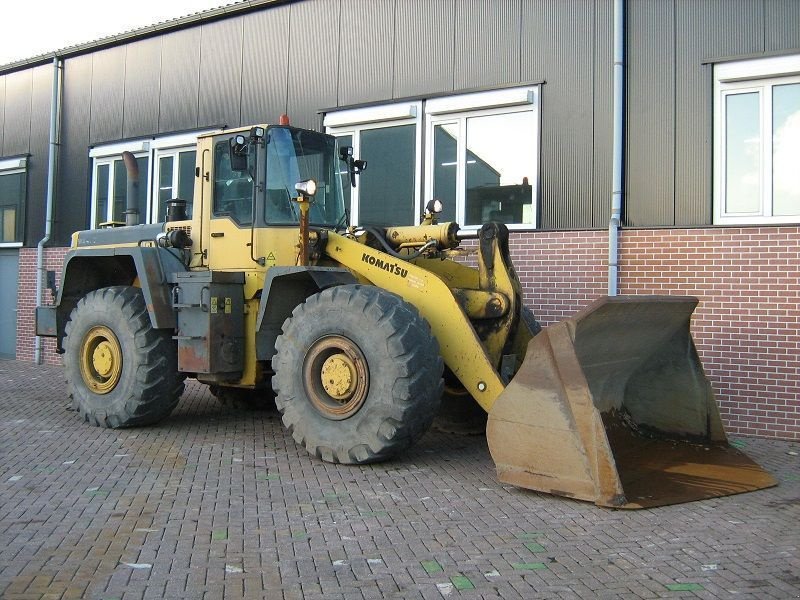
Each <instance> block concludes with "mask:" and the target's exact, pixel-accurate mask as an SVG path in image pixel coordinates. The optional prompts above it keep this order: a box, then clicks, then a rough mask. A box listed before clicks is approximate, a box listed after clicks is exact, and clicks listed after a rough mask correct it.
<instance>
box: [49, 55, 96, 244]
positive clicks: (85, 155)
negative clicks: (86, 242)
mask: <svg viewBox="0 0 800 600" xmlns="http://www.w3.org/2000/svg"><path fill="white" fill-rule="evenodd" d="M91 100H92V55H91V54H85V55H83V56H77V57H75V58H69V59H67V60H65V61H64V71H63V86H62V105H61V146H60V149H59V166H58V187H57V193H56V200H55V207H54V208H55V232H54V233H55V240H56V243H57V244H60V245H67V244H69V239H70V235H71V234H72V232H73V231H76V230H78V229H84V228H85V227H86V226H87V225H88V221H87V217H88V214H89V210H88V202H89V187H88V185H89V111H88V110H86V107H88V106H89V105H90V104H91Z"/></svg>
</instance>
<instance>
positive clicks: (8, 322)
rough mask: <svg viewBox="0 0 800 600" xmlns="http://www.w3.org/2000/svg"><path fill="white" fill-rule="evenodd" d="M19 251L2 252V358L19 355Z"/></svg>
mask: <svg viewBox="0 0 800 600" xmlns="http://www.w3.org/2000/svg"><path fill="white" fill-rule="evenodd" d="M18 274H19V251H18V250H16V249H14V250H0V281H2V282H3V285H0V358H16V355H17V277H18Z"/></svg>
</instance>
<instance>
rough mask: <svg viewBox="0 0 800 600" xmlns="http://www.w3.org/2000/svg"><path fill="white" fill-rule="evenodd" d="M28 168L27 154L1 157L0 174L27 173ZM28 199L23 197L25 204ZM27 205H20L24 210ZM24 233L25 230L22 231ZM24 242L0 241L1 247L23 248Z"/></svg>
mask: <svg viewBox="0 0 800 600" xmlns="http://www.w3.org/2000/svg"><path fill="white" fill-rule="evenodd" d="M27 170H28V158H27V157H25V156H19V157H15V158H3V159H0V175H15V174H17V173H25V172H27ZM25 194H26V196H27V185H26V189H25ZM26 201H27V198H23V199H22V202H23V204H24V203H25V202H26ZM24 209H25V206H24V205H23V206H20V210H24ZM20 233H21V234H24V231H22V232H20ZM22 244H23V242H21V241H20V242H0V248H21V247H22Z"/></svg>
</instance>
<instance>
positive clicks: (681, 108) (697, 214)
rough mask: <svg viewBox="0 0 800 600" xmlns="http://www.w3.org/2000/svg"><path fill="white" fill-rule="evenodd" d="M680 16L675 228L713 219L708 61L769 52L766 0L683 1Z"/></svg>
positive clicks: (677, 32) (678, 10)
mask: <svg viewBox="0 0 800 600" xmlns="http://www.w3.org/2000/svg"><path fill="white" fill-rule="evenodd" d="M675 6H676V14H675V37H676V44H675V47H676V53H675V65H676V71H675V78H676V81H677V82H680V85H676V93H675V102H676V115H675V225H678V226H683V225H707V224H709V223H711V220H712V215H711V213H712V210H711V207H712V186H711V176H712V143H713V137H712V133H713V132H712V128H713V118H712V94H713V89H712V88H713V74H712V68H711V66H710V65H703V64H702V61H703V59H707V58H710V57H714V56H733V55H737V54H754V53H759V52H762V51H763V50H764V16H763V12H762V8H763V4H762V2H761V0H705V1H704V2H678V3H676V5H675Z"/></svg>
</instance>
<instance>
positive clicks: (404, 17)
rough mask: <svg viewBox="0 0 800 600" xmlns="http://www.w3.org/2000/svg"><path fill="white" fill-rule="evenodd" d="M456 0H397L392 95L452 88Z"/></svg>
mask: <svg viewBox="0 0 800 600" xmlns="http://www.w3.org/2000/svg"><path fill="white" fill-rule="evenodd" d="M456 3H457V0H437V1H436V2H431V1H430V0H397V5H396V8H395V15H396V16H395V50H394V96H395V98H405V97H408V96H418V95H422V94H434V93H439V92H449V91H452V90H453V41H454V32H455V20H454V19H455V17H454V15H455V5H456Z"/></svg>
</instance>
